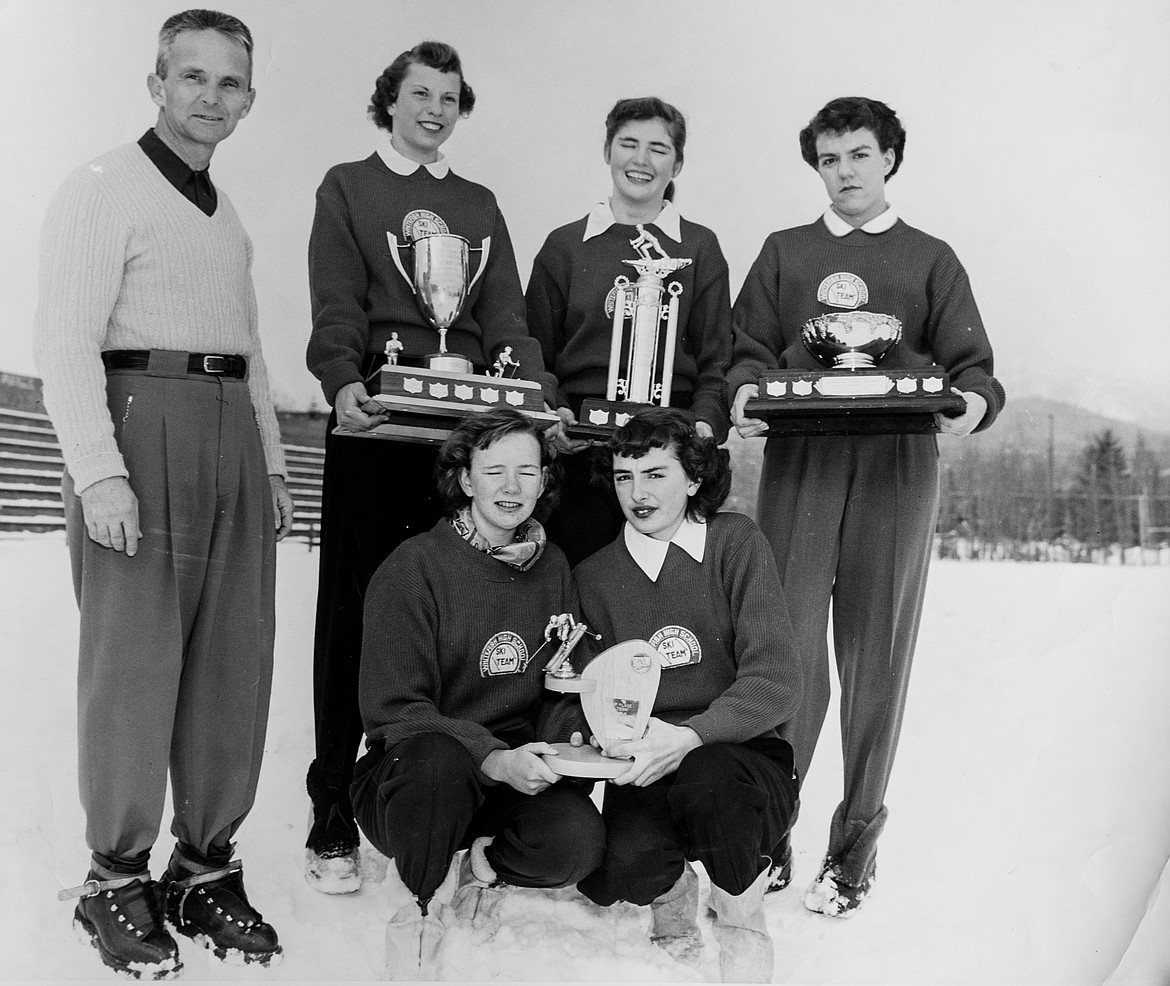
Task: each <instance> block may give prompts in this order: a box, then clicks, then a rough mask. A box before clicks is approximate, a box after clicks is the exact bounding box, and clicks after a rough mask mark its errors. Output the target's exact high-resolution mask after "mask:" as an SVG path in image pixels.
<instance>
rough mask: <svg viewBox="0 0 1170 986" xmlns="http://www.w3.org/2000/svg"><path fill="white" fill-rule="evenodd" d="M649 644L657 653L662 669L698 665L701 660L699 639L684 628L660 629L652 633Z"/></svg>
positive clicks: (666, 627)
mask: <svg viewBox="0 0 1170 986" xmlns="http://www.w3.org/2000/svg"><path fill="white" fill-rule="evenodd" d="M649 643H650V646H651V647H653V648H654V649H655V650H657V651H658V656H659V657H660V658H661V659H662V667H663V668H680V667H682V666H683V665H684V664H698V663H699V662H700V661H701V660H702V659H703V648H702V647H701V646H700V645H699V638H698V637H696V636H695V635H694V634H693V633H691V631H690V630H688V629H687V628H686V627H679V626H665V627H662V628H661V629H660V630H656V631H655V632H654V636H652V637H651V638H650V641H649Z"/></svg>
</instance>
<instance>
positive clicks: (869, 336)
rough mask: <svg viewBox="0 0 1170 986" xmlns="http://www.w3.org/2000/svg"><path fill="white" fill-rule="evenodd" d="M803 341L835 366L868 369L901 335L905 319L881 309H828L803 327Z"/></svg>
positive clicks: (835, 368)
mask: <svg viewBox="0 0 1170 986" xmlns="http://www.w3.org/2000/svg"><path fill="white" fill-rule="evenodd" d="M800 335H801V338H802V339H803V340H804V345H805V347H806V348H807V349H808V351H809V352H810V353H812V354H813V355H814V356H815V357H816V358H817V359H818V360H820V361H821V362H822V363H823V364H824V365H825V366H828V367H830V368H831V369H834V370H868V369H872V368H873V367H875V366H877V364H878V363H880V362H881V361H882V359H883V358H884V357H885V356H886V355H887V354H888V353H889V351H890V350H891V349H893V348H894V346H896V345H897V344H898V341H899V340H900V339H901V338H902V323H901V322H899V321H898V319H896V318H894V316H893V315H882V314H880V313H878V312H855V311H853V312H826V313H825V314H824V315H818V316H817V317H816V318H810V319H809V320H808V321H807V322H805V323H804V328H803V329H802V330H801V333H800Z"/></svg>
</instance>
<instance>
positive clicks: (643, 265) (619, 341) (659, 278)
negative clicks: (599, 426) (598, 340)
mask: <svg viewBox="0 0 1170 986" xmlns="http://www.w3.org/2000/svg"><path fill="white" fill-rule="evenodd" d="M630 246H632V247H633V248H634V249H635V250H637V251H638V253H639V254H640V255H641V259H639V260H623V261H622V263H625V264H629V265H630V266H631V267H633V268H634V269H635V270H636V271H637V272H638V274H639V277H638V280H637V281H636V282H635V283H634V284H630V280H629V278H627V277H625V276H619V277H618V278H616V279H615V280H614V287H615V288H616V289H617V294H616V296H615V298H614V304H613V336H612V338H611V340H610V351H609V379H608V381H607V382H606V394H605V396H606V399H607V400H610V401H616V400H623V401H630V402H632V403H638V404H651V403H654V402H658V403H660V404H661V405H662V406H663V407H666V406H667V405H668V404H669V402H670V383H671V380H672V378H673V377H674V349H675V340H676V338H677V335H678V297H679V295H680V294H682V291H683V288H682V285H681V284H679V283H678V281H672V282H671V284H670V288H669V289H667V290H664V289H663V282H664V281H665V280H666V278H667V277H668V276H669V275H670V274H673V273H674V272H675V271H678V270H682V269H683V268H684V267H688V266H690V263H691V261H690V260H689V259H682V258H673V257H668V256H667V255H666V251H665V250H663V249H662V245H661V244H660V243H659V242H658V239H657V237H655V236H654V234H653V233H651V232H649V231H648V230H647V229H646V228H645V227H643V226H641V225H639V226H638V236H637V238H636V239H633V240H630ZM666 293H669V294H670V301H668V302H667V303H666V304H663V295H664V294H666ZM627 319H628V320H629V323H630V328H629V332H628V333H627V331H626V321H627ZM663 322H665V323H666V337H665V339H662V331H661V330H662V323H663ZM627 335H628V339H629V341H628V342H626V337H627ZM623 343H624V345H623ZM660 343H662V344H663V345H661V346H660ZM623 350H624V352H623ZM660 352H661V358H662V363H661V367H660V366H659V353H660ZM623 369H624V376H623Z"/></svg>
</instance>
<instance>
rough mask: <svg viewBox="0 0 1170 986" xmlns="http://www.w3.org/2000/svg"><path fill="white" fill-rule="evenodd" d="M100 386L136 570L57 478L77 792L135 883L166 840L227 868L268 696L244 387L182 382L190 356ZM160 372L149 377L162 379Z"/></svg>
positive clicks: (268, 566)
mask: <svg viewBox="0 0 1170 986" xmlns="http://www.w3.org/2000/svg"><path fill="white" fill-rule="evenodd" d="M174 355H175V354H166V353H160V354H158V356H157V357H156V354H154V353H152V355H151V364H150V367H149V369H148V370H146V371H136V370H135V371H131V370H116V371H112V372H110V373H109V374H107V376H106V396H107V402H108V406H109V410H110V416H111V418H112V420H113V422H114V435H115V438H116V439H117V442H118V448H119V449H120V451H121V452H122V456H123V459H124V460H125V463H126V468H127V471H128V472H129V474H130V476H129V482H130V486H131V488H132V489H133V490H134V493H135V495H136V496H137V498H138V519H139V528H140V530H141V532H142V540H141V541H140V542H139V545H138V552H137V554H135V555H134V557H133V558H131V557H129V556H127V555H126V553H125V552H122V551H114V550H112V549H110V548H103V547H100V546H99V545H97V544H96V543H95V542H93V541H92V540H91V539H90V538H89V536H88V534H87V533H86V529H85V521H84V517H83V512H82V507H81V500H80V498H79V497H78V496H76V495H75V493H74V489H73V480H72V477H70V475H69V474H68V473H66V474H65V477H64V480H63V482H62V494H63V497H64V504H65V525H66V535H67V538H68V542H69V554H70V559H71V562H72V566H73V583H74V589H75V591H76V594H77V601H78V605H79V607H80V610H81V625H80V655H79V662H78V673H77V704H78V717H77V719H78V721H77V736H78V747H79V753H78V780H79V785H80V791H81V802H82V806H83V807H84V809H85V815H86V841H87V842H88V843H89V847H90V849H91V850H92V851H93V857H94V862H95V863H96V864H97V865H98V866H100V867H102V868H104V869H107V870H111V871H117V872H135V871H137V870H140V869H142V868H144V867H145V866H146V865H147V859H148V854H149V852H150V849H151V847H152V846H153V844H154V842H155V839H156V838H157V836H158V832H159V827H160V824H161V820H162V814H163V810H164V806H165V801H166V793H167V779H168V774H169V778H170V783H171V788H172V794H173V800H174V820H173V822H172V824H171V832H172V833H173V834H174V836H175V837H176V839H178V840H179V842H180V843H181V844H182V845H183V846H184V847H186V849H187V851H188V853H189V854H190V855H192V856H193V857H194V856H203V857H216V858H224V857H230V855H231V850H230V845H229V843H230V839H231V837H232V835H233V834H234V833H235V831H236V829H237V828H239V826H240V824H241V822H243V820H244V818H245V816H246V815H247V814H248V812H249V810H250V809H251V807H252V802H253V800H254V798H255V795H256V784H257V781H258V779H259V775H260V762H261V758H262V757H263V753H264V737H265V730H266V727H267V723H268V701H269V693H270V689H271V683H272V647H273V640H274V634H275V622H276V621H275V585H276V583H275V578H276V537H275V530H274V518H273V514H272V489H271V485H270V483H269V480H268V468H267V465H266V464H265V460H264V451H263V448H262V447H261V442H260V434H259V431H258V430H257V427H256V418H255V413H254V411H253V409H252V402H251V398H250V396H249V393H248V385H247V383H245V382H244V381H243V380H235V379H232V378H228V377H209V376H208V377H203V376H200V377H196V376H187V370H186V359H185V354H184V358H183V359H182V360H181V361H179V362H178V364H177V365H174V366H172V365H171V364H174V363H175V361H174V360H173V359H171V360H170V363H168V362H167V361H166V358H167V357H168V356H174ZM156 364H157V365H156Z"/></svg>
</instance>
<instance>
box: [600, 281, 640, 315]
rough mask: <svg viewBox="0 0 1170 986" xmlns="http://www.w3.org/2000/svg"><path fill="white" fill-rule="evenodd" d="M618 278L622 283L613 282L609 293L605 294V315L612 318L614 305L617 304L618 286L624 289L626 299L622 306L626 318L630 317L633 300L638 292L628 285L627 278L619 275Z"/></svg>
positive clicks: (632, 312)
mask: <svg viewBox="0 0 1170 986" xmlns="http://www.w3.org/2000/svg"><path fill="white" fill-rule="evenodd" d="M618 280H619V281H623V282H624V283H623V284H621V285H617V284H615V285H614V286H613V287H612V288H610V289H609V294H607V295H606V296H605V317H606V318H613V309H614V305H616V304H617V293H618V287H619V286H620V287H623V288H625V290H626V300H625V304H624V305H623V306H622V307H623V308H624V309H625V313H624V314H625V315H626V317H627V318H632V317H633V315H634V301H635V300H636V299H637V297H638V293H637V292H636V291H635V290H634V289H633V288H632V287H631V286H630V280H629V278H627V277H619V278H618Z"/></svg>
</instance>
